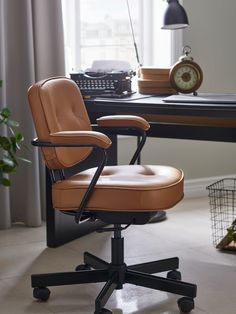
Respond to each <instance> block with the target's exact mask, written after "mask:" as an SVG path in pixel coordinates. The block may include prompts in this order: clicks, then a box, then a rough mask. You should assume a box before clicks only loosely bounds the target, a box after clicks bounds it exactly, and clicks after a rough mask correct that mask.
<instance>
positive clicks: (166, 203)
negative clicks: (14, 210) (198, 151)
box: [28, 77, 184, 211]
mask: <svg viewBox="0 0 236 314" xmlns="http://www.w3.org/2000/svg"><path fill="white" fill-rule="evenodd" d="M28 95H29V103H30V107H31V110H32V115H33V119H34V122H35V127H36V132H37V135H38V139H39V140H40V141H47V142H50V143H54V144H66V145H70V144H82V145H86V144H87V145H96V146H99V147H102V148H105V149H107V148H108V147H109V146H110V145H111V141H110V139H109V138H108V137H107V136H106V135H104V134H102V133H99V132H94V131H92V130H91V126H90V121H89V118H88V115H87V112H86V109H85V106H84V102H83V98H82V97H81V93H80V91H79V89H78V87H77V85H76V84H75V83H74V82H73V81H72V80H70V79H68V78H63V77H57V78H51V79H47V80H44V81H41V82H39V83H37V84H35V85H34V86H32V87H31V88H30V89H29V92H28ZM98 124H99V125H100V126H106V127H110V126H113V127H120V126H122V127H123V126H130V127H135V128H140V129H141V130H148V129H149V123H148V122H147V121H146V120H145V119H143V118H141V117H136V116H124V117H122V116H109V117H107V118H106V117H102V118H100V119H98ZM42 150H43V156H44V159H45V162H46V164H47V166H48V167H49V168H51V169H60V168H61V169H63V168H68V167H70V166H73V165H75V164H77V163H79V162H80V161H81V160H83V159H84V158H86V157H87V156H88V155H89V153H90V152H91V148H87V147H86V148H85V147H83V148H71V147H70V148H68V147H64V148H61V147H60V148H58V147H57V148H43V149H42ZM95 170H96V168H94V169H89V170H86V171H83V172H81V173H79V174H77V175H74V176H72V177H70V178H68V179H65V180H63V181H58V182H56V183H54V184H53V186H52V199H53V207H54V208H57V209H59V210H70V209H76V208H78V207H79V206H80V202H81V200H82V197H83V195H84V194H85V192H86V190H87V188H88V186H89V183H90V182H91V179H92V177H93V175H94V173H95ZM183 177H184V175H183V172H182V171H181V170H178V169H176V168H173V167H167V166H137V165H129V166H109V167H105V168H104V169H103V172H102V175H101V176H100V178H99V180H98V182H97V184H96V186H95V190H94V191H93V194H92V196H91V198H90V200H89V202H88V204H87V207H86V208H87V209H88V208H89V209H90V210H96V211H98V210H106V211H156V210H161V209H167V208H170V207H172V206H173V205H175V204H176V203H178V202H179V201H180V200H181V199H182V197H183Z"/></svg>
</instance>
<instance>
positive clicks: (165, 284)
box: [31, 230, 197, 314]
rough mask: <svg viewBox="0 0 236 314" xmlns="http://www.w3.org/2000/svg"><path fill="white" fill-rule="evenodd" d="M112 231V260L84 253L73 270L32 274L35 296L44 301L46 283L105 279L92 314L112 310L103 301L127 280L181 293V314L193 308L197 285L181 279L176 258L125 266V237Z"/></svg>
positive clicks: (46, 293)
mask: <svg viewBox="0 0 236 314" xmlns="http://www.w3.org/2000/svg"><path fill="white" fill-rule="evenodd" d="M114 234H115V236H114V237H113V238H112V239H111V241H112V261H111V263H107V262H105V261H104V260H102V259H100V258H98V257H97V256H94V255H92V254H90V253H88V252H85V253H84V264H82V265H79V266H77V268H76V270H75V271H73V272H63V273H51V274H38V275H32V276H31V280H32V287H33V288H34V297H35V298H37V299H40V300H42V301H46V300H47V299H48V298H49V295H50V291H49V290H48V289H47V288H46V287H48V286H62V285H73V284H82V283H96V282H105V285H104V287H103V289H102V290H101V292H100V293H99V295H98V296H97V298H96V300H95V312H94V314H103V313H104V314H105V313H112V312H110V311H109V310H106V309H104V306H105V304H106V303H107V301H108V299H109V297H110V296H111V294H112V293H113V291H114V290H118V289H122V288H123V285H124V284H125V283H129V284H134V285H137V286H142V287H146V288H150V289H155V290H160V291H166V292H170V293H174V294H178V295H181V296H184V298H181V299H179V300H178V306H179V308H180V310H181V311H182V312H183V313H189V312H190V311H191V310H192V309H193V308H194V301H193V298H195V297H196V291H197V286H196V285H195V284H191V283H187V282H183V281H181V280H180V279H181V274H180V272H178V271H177V269H178V268H179V259H178V258H177V257H173V258H169V259H163V260H159V261H154V262H147V263H141V264H136V265H132V266H127V265H126V264H125V263H124V239H123V238H121V232H120V231H117V230H116V231H115V232H114ZM165 271H170V272H169V273H168V274H167V278H164V277H159V276H154V275H152V274H155V273H159V272H165Z"/></svg>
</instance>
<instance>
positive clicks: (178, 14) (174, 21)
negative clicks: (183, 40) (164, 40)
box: [162, 0, 189, 29]
mask: <svg viewBox="0 0 236 314" xmlns="http://www.w3.org/2000/svg"><path fill="white" fill-rule="evenodd" d="M167 2H168V7H167V9H166V12H165V15H164V23H163V27H162V29H180V28H185V27H187V26H188V25H189V22H188V17H187V14H186V12H185V10H184V8H183V7H182V5H180V3H179V1H178V0H167Z"/></svg>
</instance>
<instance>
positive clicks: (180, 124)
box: [47, 95, 236, 247]
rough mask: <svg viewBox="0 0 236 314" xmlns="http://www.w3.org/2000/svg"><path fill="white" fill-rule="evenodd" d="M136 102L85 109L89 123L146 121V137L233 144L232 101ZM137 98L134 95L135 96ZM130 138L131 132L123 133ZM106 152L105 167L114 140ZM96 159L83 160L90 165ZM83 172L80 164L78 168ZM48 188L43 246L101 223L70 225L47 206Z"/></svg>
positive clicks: (112, 156) (105, 102)
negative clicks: (121, 117) (123, 118)
mask: <svg viewBox="0 0 236 314" xmlns="http://www.w3.org/2000/svg"><path fill="white" fill-rule="evenodd" d="M140 97H141V98H139V99H134V100H130V99H116V100H115V99H99V98H97V99H90V100H86V102H85V104H86V108H87V111H88V114H89V117H90V119H91V122H92V123H96V118H98V117H101V116H104V115H117V114H132V115H141V116H144V117H145V118H147V120H148V121H149V122H150V125H151V128H150V130H149V131H148V134H147V135H148V136H150V137H160V138H176V139H193V140H209V141H222V142H236V102H235V103H231V104H217V103H208V104H193V103H171V104H170V103H165V102H163V100H162V99H163V98H162V97H158V96H156V97H143V96H140ZM135 98H137V95H136V96H135ZM123 134H126V135H132V132H126V133H123ZM112 141H113V145H112V148H111V149H110V153H109V164H116V163H117V141H116V137H115V136H112ZM95 159H96V156H92V157H91V159H90V160H88V161H87V163H89V164H90V165H93V164H94V160H95ZM81 169H83V165H82V168H81ZM49 191H50V186H49V181H48V180H47V245H48V246H49V247H56V246H59V245H61V244H63V243H66V242H68V241H70V240H73V239H76V238H78V237H80V236H82V235H84V234H86V233H89V232H91V231H93V230H95V229H96V228H97V226H98V225H101V223H97V224H96V225H94V223H89V222H88V223H87V222H86V223H84V224H81V225H80V226H78V225H76V224H75V223H74V219H73V217H69V216H66V215H64V214H61V213H60V212H58V211H55V210H53V209H52V207H51V200H50V192H49Z"/></svg>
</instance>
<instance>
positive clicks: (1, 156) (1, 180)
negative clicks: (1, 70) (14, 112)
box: [0, 80, 28, 186]
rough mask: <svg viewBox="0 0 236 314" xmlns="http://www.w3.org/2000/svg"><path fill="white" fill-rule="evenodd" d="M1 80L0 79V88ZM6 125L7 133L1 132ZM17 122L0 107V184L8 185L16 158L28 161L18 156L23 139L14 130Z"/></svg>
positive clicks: (16, 161)
mask: <svg viewBox="0 0 236 314" xmlns="http://www.w3.org/2000/svg"><path fill="white" fill-rule="evenodd" d="M1 87H2V80H0V88H1ZM4 125H5V126H6V127H7V131H8V132H6V133H7V134H5V133H4V134H3V132H2V131H3V126H4ZM18 127H19V122H17V121H14V120H12V119H11V111H10V109H9V108H7V107H4V108H2V109H0V186H10V185H11V180H10V178H9V174H10V173H12V172H15V171H16V169H17V167H18V160H19V159H21V160H24V161H28V160H26V159H24V158H21V157H19V156H18V151H19V150H20V149H21V145H22V143H23V141H24V137H23V135H22V133H20V132H18V131H15V130H16V129H17V128H18Z"/></svg>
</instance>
